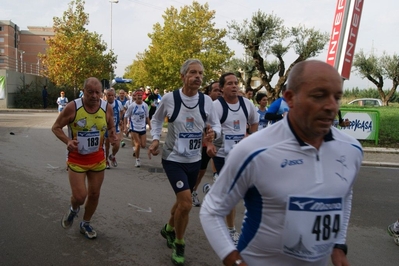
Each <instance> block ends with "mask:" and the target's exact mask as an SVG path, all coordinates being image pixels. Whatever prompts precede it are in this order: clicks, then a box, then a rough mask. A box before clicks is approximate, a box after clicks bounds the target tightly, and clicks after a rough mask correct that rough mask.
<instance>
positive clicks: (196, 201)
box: [191, 191, 201, 207]
mask: <svg viewBox="0 0 399 266" xmlns="http://www.w3.org/2000/svg"><path fill="white" fill-rule="evenodd" d="M191 198H192V200H193V206H194V207H200V206H201V201H200V200H199V198H198V194H197V191H193V193H191Z"/></svg>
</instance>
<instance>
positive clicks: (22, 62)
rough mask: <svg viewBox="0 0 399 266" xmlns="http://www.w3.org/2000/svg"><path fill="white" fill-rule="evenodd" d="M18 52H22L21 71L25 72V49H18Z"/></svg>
mask: <svg viewBox="0 0 399 266" xmlns="http://www.w3.org/2000/svg"><path fill="white" fill-rule="evenodd" d="M18 52H20V53H21V55H20V58H21V73H23V72H24V53H25V51H22V50H18Z"/></svg>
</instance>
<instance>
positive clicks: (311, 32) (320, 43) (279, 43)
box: [228, 11, 329, 101]
mask: <svg viewBox="0 0 399 266" xmlns="http://www.w3.org/2000/svg"><path fill="white" fill-rule="evenodd" d="M283 23H284V21H283V20H282V19H281V18H279V17H277V16H275V15H268V14H265V13H263V12H262V11H258V12H256V13H254V15H253V16H252V18H251V20H250V21H249V20H247V19H245V20H244V21H243V22H242V23H238V22H236V21H232V22H231V23H229V24H228V28H229V36H230V38H232V39H233V40H236V41H238V42H239V43H240V44H242V45H243V46H244V48H245V51H246V53H247V54H248V56H250V57H252V60H253V63H254V65H255V68H256V70H257V71H258V75H259V78H260V79H261V85H260V86H259V87H258V88H256V89H255V90H256V91H257V90H259V89H261V88H262V87H263V86H264V87H265V88H266V90H267V95H268V98H269V101H272V100H274V99H275V98H276V97H277V95H278V94H279V93H280V90H281V87H282V85H283V84H284V83H285V81H286V80H287V76H288V73H289V72H290V70H291V68H292V67H293V66H294V65H295V64H296V63H298V62H301V61H304V60H306V59H308V58H310V57H314V56H317V55H318V54H320V53H321V52H322V50H323V49H324V46H325V45H326V43H327V41H328V40H329V34H328V33H322V32H320V31H318V30H315V29H314V28H305V27H304V26H301V25H299V26H297V27H292V28H287V27H285V26H284V25H283ZM290 50H293V52H295V53H296V55H297V57H296V59H295V60H294V62H292V63H291V64H290V65H289V66H288V68H287V67H286V64H285V61H284V58H283V57H284V56H285V55H286V54H287V53H288V52H289V51H290ZM270 56H273V57H275V59H274V60H269V59H268V58H269V57H270ZM275 75H277V78H278V79H277V83H276V85H275V87H273V86H272V84H271V82H272V80H273V78H274V77H275ZM245 86H246V87H250V84H249V83H248V82H247V83H245Z"/></svg>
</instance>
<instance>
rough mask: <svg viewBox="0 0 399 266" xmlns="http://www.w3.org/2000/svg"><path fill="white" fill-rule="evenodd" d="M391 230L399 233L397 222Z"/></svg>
mask: <svg viewBox="0 0 399 266" xmlns="http://www.w3.org/2000/svg"><path fill="white" fill-rule="evenodd" d="M393 230H395V231H396V232H399V222H398V221H396V222H395V223H394V225H393Z"/></svg>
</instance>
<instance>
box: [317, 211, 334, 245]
mask: <svg viewBox="0 0 399 266" xmlns="http://www.w3.org/2000/svg"><path fill="white" fill-rule="evenodd" d="M340 224H341V223H340V215H339V214H335V215H334V217H333V218H332V217H331V215H329V214H327V215H317V216H316V219H315V221H314V224H313V230H312V234H315V236H316V241H320V240H328V239H330V237H331V235H332V234H334V237H335V238H336V237H337V234H338V232H339V227H340Z"/></svg>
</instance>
